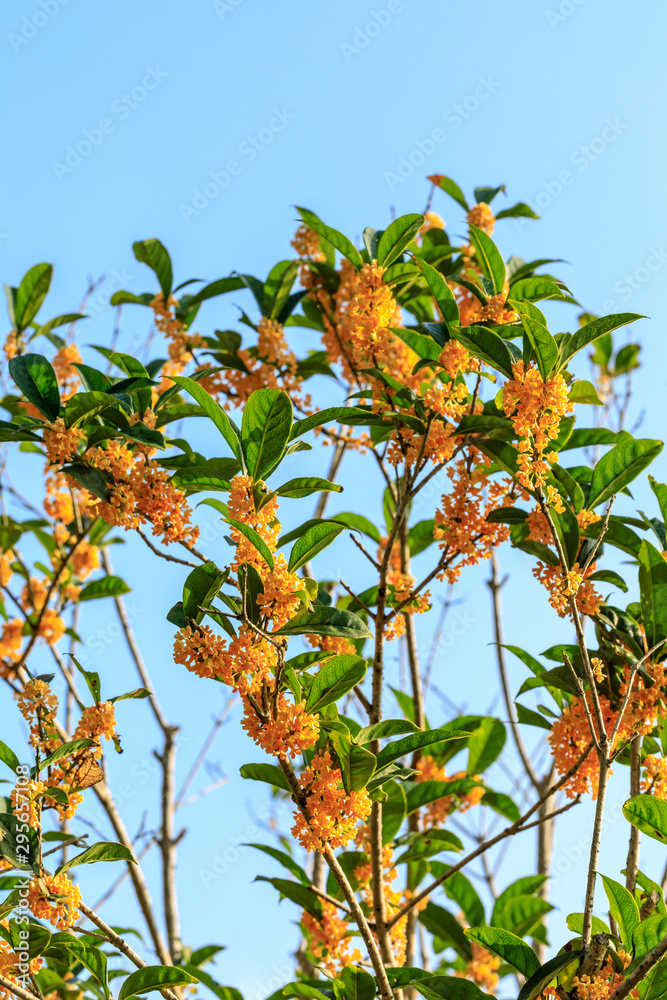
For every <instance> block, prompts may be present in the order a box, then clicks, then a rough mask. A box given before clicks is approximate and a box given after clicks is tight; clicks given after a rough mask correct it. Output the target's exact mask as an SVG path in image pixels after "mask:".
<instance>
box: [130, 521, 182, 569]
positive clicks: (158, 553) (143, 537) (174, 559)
mask: <svg viewBox="0 0 667 1000" xmlns="http://www.w3.org/2000/svg"><path fill="white" fill-rule="evenodd" d="M135 531H136V533H137V534H138V535H139V538H140V539H141V540H142V542H145V543H146V545H147V546H148V548H149V549H150V550H151V552H154V553H155V555H156V556H159V557H160V559H166V560H167V562H173V563H178V564H179V565H180V566H189V567H190V568H191V569H196V568H197V563H193V562H189V560H187V559H179V558H178V556H172V555H171V554H170V553H169V552H162V551H161V550H160V549H158V547H157V546H156V545H153V543H152V542H151V540H150V538H148V536H147V535H144V533H143V531H142V530H141V528H135Z"/></svg>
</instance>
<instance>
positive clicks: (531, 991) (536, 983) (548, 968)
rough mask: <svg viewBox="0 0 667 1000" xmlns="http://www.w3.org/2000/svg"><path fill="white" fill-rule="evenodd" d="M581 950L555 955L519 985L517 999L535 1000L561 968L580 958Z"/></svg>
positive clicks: (582, 953)
mask: <svg viewBox="0 0 667 1000" xmlns="http://www.w3.org/2000/svg"><path fill="white" fill-rule="evenodd" d="M584 954H585V952H583V951H567V952H565V953H564V954H562V955H556V957H555V958H552V959H550V960H549V961H548V962H546V963H545V964H544V965H542V966H540V968H539V969H538V970H537V972H535V973H534V974H533V975H532V976H531V977H530V979H529V980H527V982H525V983H524V984H523V986H522V987H521V991H520V993H519V996H518V1000H536V998H537V997H538V996H539V995H540V993H541V992H542V990H543V989H545V987H547V986H548V985H549V983H550V982H551V981H552V980H553V979H555V978H556V976H557V975H558V973H559V972H560V971H561V969H564V968H565V966H566V965H570V964H571V963H572V962H574V961H575V960H576V959H578V958H581V956H582V955H584Z"/></svg>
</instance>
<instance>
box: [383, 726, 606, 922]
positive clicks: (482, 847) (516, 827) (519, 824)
mask: <svg viewBox="0 0 667 1000" xmlns="http://www.w3.org/2000/svg"><path fill="white" fill-rule="evenodd" d="M592 749H593V744H592V743H591V744H590V745H589V746H588V747H587V748H586V750H584V752H583V753H582V754H580V756H579V757H578V758H577V760H576V761H575V762H574V764H573V765H572V767H571V768H570V769H569V770H568V771H566V772H565V774H563V775H562V776H561V777H560V778H559V779H558V781H557V782H555V784H553V785H552V786H551V788H549V789H547V791H546V792H545V793H544V794H543V795H541V796H540V798H539V799H538V800H537V801H536V802H534V803H533V805H532V806H531V807H530V809H528V810H527V811H526V812H525V813H524V814H523V816H520V817H519V819H518V820H516V821H515V822H514V823H512V824H511V825H510V826H506V827H505V829H504V830H501V831H500V833H498V834H496V836H495V837H492V838H491V839H490V840H485V841H483V842H482V843H481V844H479V845H478V846H477V847H476V848H475V850H474V851H471V852H470V854H468V855H466V857H465V858H462V860H461V861H459V862H457V864H455V865H452V867H451V868H448V869H447V871H446V872H445V873H444V874H443V875H440V876H439V877H438V878H437V879H435V880H434V881H433V882H432V883H431V884H430V885H429V886H427V888H426V889H423V890H422V891H421V892H420V893H418V894H417V895H416V896H413V897H412V899H410V900H408V902H407V903H405V904H404V905H403V906H402V907H401V909H400V910H399V911H398V912H397V913H395V914H394V916H393V917H392V918H391V920H389V921H388V922H387V927H389V928H391V927H393V926H394V924H396V923H398V921H399V920H400V919H401V917H403V916H405V914H406V913H409V912H410V910H411V909H412V907H413V906H417V905H418V904H419V903H421V901H422V900H423V899H426V898H427V897H428V896H430V895H431V893H432V892H433V891H434V890H435V889H437V888H438V886H439V885H442V883H443V882H446V881H447V879H449V878H451V877H452V875H455V874H456V872H458V871H461V869H462V868H465V866H466V865H468V864H470V862H471V861H474V860H475V858H478V857H479V856H480V854H484V852H485V851H488V850H489V849H490V848H491V847H494V846H495V845H496V844H498V843H500V841H501V840H505V838H506V837H511V836H513V835H514V834H515V833H523V831H524V829H526V830H528V829H530V828H531V827H533V826H536V825H537V824H538V823H539V822H543V820H536V821H535V822H534V823H530V824H528V823H527V820H528V819H530V817H531V816H532V815H533V813H535V812H537V810H538V809H539V807H540V806H541V805H542V803H543V802H546V801H547V799H549V798H550V797H551V796H552V795H554V794H555V793H556V792H557V791H558V790H559V789H560V788H562V787H563V785H565V784H566V782H568V781H569V780H570V778H571V777H572V776H573V775H575V774H576V773H577V771H578V770H579V768H580V767H581V765H582V764H583V762H584V761H585V760H586V758H587V757H588V755H589V753H590V752H591V750H592ZM572 804H573V803H570V804H569V805H568V806H566V807H564V809H566V808H571V805H572ZM564 809H563V810H560V809H559V810H558V811H557V812H558V813H560V812H563V811H564ZM555 815H557V813H551V814H550V815H547V816H546V817H544V819H550V818H551V816H555Z"/></svg>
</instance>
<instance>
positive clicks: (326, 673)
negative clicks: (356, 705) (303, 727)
mask: <svg viewBox="0 0 667 1000" xmlns="http://www.w3.org/2000/svg"><path fill="white" fill-rule="evenodd" d="M334 610H335V609H334ZM367 666H368V665H367V663H366V660H364V659H363V658H362V657H361V656H356V655H355V654H354V653H343V654H342V655H341V656H335V657H334V658H333V659H331V660H327V661H326V663H323V664H322V666H321V667H320V669H319V670H318V672H317V673H316V674H315V677H314V678H313V681H312V684H311V686H310V691H309V692H308V699H307V701H306V711H307V712H320V711H321V710H322V709H323V708H325V707H326V706H327V705H332V704H333V703H334V702H336V701H338V699H339V698H342V697H343V695H344V694H347V692H348V691H351V690H352V688H353V687H356V685H357V684H360V683H361V681H362V680H363V679H364V677H365V676H366V670H367Z"/></svg>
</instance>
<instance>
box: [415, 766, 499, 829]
mask: <svg viewBox="0 0 667 1000" xmlns="http://www.w3.org/2000/svg"><path fill="white" fill-rule="evenodd" d="M417 770H418V771H419V774H417V775H415V779H414V780H415V781H417V782H422V781H441V782H444V783H447V782H451V781H460V780H462V779H464V778H468V777H469V775H468V774H466V772H465V771H457V772H456V774H452V775H451V777H448V776H447V772H446V771H445V769H444V767H441V766H440V765H439V764H438V762H437V761H436V760H435V758H434V757H431V756H430V755H429V754H424V755H423V756H421V757H420V758H419V761H418V762H417ZM473 780H474V781H480V780H481V779H480V777H479V775H475V777H474V778H473ZM483 795H484V788H483V787H482V785H475V787H474V788H471V789H470V791H469V792H463V793H462V794H461V793H460V792H457V793H456V794H455V795H443V796H442V797H441V798H439V799H434V801H433V802H429V803H428V804H427V805H426V806H424V811H423V812H422V814H421V822H422V829H424V830H430V829H431V827H434V826H443V824H444V823H445V822H446V821H447V817H448V816H449V814H450V812H451V811H452V806H456V808H457V810H458V812H467V811H468V809H472V807H473V806H477V805H479V803H480V802H481V800H482V796H483Z"/></svg>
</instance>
